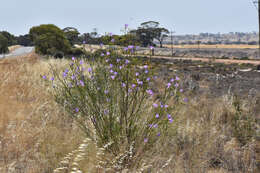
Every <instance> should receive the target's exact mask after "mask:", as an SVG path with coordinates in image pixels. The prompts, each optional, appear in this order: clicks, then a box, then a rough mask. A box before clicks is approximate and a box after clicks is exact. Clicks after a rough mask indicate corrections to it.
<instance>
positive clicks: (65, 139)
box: [0, 54, 260, 173]
mask: <svg viewBox="0 0 260 173" xmlns="http://www.w3.org/2000/svg"><path fill="white" fill-rule="evenodd" d="M68 63H69V61H68V60H64V59H63V60H55V59H49V60H47V59H41V58H40V57H39V56H37V55H35V54H31V55H29V56H27V57H19V58H13V59H3V60H0V79H1V80H0V95H1V97H0V141H1V143H0V172H3V173H5V172H26V173H27V172H28V173H42V172H46V173H50V172H53V170H54V169H55V168H58V167H60V164H61V161H62V160H63V159H64V157H65V156H66V155H67V154H69V153H71V159H72V160H71V161H70V165H69V168H70V170H71V169H72V168H73V165H72V164H73V163H74V164H75V163H76V164H77V163H78V164H79V165H78V167H80V168H81V170H84V172H104V171H105V167H106V166H105V165H104V164H103V165H102V166H103V167H102V166H101V167H100V168H96V166H97V165H98V163H99V162H100V161H103V162H107V161H111V160H113V159H114V158H113V157H112V156H111V155H110V154H109V153H104V152H102V151H103V150H102V149H100V148H98V147H96V146H95V144H93V143H89V144H88V147H87V148H86V150H85V151H83V152H82V153H84V159H83V160H82V161H78V162H77V161H75V160H76V157H77V156H78V155H79V154H80V153H78V152H79V151H80V150H79V149H78V148H79V146H80V144H81V143H82V141H83V140H84V139H85V138H84V136H83V133H82V132H81V131H80V130H79V129H78V128H77V126H76V124H75V123H74V122H73V121H72V120H71V119H70V118H68V116H67V114H66V112H64V110H63V109H62V108H61V107H58V106H57V105H56V103H55V102H54V99H53V97H52V96H51V95H50V94H49V93H48V90H50V89H51V88H49V86H46V85H45V83H44V82H43V81H42V79H41V75H43V74H48V73H49V65H50V64H51V65H53V66H55V67H57V68H59V69H61V68H63V67H64V66H66V65H67V64H68ZM232 99H233V97H231V96H226V97H220V98H215V99H209V98H208V97H206V96H200V97H194V98H191V99H190V101H189V103H188V104H187V105H184V106H183V107H181V108H180V111H179V113H178V114H177V115H176V117H174V120H175V122H174V126H173V127H172V128H171V133H170V134H169V135H168V136H164V137H163V136H162V138H161V139H160V140H159V141H158V143H157V144H156V147H155V149H153V150H152V151H151V152H150V153H147V154H146V155H145V159H144V160H142V161H140V163H139V164H138V165H139V166H138V167H135V168H132V169H129V170H127V169H125V170H124V171H125V172H165V173H172V172H175V173H183V172H196V173H197V172H198V173H200V172H208V173H229V172H236V173H237V172H241V173H242V172H252V173H253V172H254V171H257V170H256V169H257V168H256V160H255V158H256V152H255V148H256V145H257V144H258V143H259V141H255V140H253V139H252V140H250V141H248V142H247V144H246V145H244V146H243V147H241V144H240V143H239V142H238V140H237V139H236V138H235V137H234V136H232V134H231V123H232V119H233V117H234V115H235V109H234V107H233V106H232ZM258 99H259V97H258ZM251 101H252V100H251ZM259 102H260V101H259ZM259 102H255V103H254V104H252V103H253V102H249V101H248V100H243V101H241V105H242V109H243V110H245V111H248V110H250V109H254V106H255V107H257V106H260V105H259V104H260V103H259ZM257 113H259V112H257ZM257 113H256V114H257ZM257 142H258V143H257ZM110 166H111V165H110ZM74 167H75V165H74ZM107 167H108V166H107ZM109 170H110V171H109ZM106 172H115V171H114V170H113V169H108V168H107V169H106Z"/></svg>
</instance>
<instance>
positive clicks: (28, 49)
mask: <svg viewBox="0 0 260 173" xmlns="http://www.w3.org/2000/svg"><path fill="white" fill-rule="evenodd" d="M33 50H34V47H20V48H17V49H15V50H14V51H13V52H11V53H9V54H5V55H3V54H0V59H1V58H4V57H5V58H6V57H14V56H22V55H26V54H29V53H31V52H32V51H33Z"/></svg>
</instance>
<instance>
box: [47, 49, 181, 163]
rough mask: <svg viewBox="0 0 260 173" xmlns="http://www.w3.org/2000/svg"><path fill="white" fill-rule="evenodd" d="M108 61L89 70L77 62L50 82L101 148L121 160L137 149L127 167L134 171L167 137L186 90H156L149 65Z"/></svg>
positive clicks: (175, 84)
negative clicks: (122, 154)
mask: <svg viewBox="0 0 260 173" xmlns="http://www.w3.org/2000/svg"><path fill="white" fill-rule="evenodd" d="M103 56H104V57H103V58H99V59H98V61H95V62H93V61H88V62H89V64H88V65H89V66H88V68H87V67H86V62H85V61H83V60H78V59H75V58H74V57H73V58H72V62H71V64H70V65H69V67H68V68H67V69H64V70H63V71H58V70H57V69H55V67H52V68H51V72H52V73H53V77H52V78H51V80H50V81H49V82H50V84H51V85H53V88H54V89H53V95H54V96H55V98H56V102H57V103H58V104H60V105H61V106H62V107H64V108H65V109H66V111H67V112H68V113H69V114H70V115H71V117H72V118H73V119H74V120H76V121H77V122H78V124H79V126H80V127H81V128H82V129H83V131H84V132H85V134H86V135H87V136H88V137H89V138H91V139H92V140H94V141H97V143H98V144H99V146H104V145H106V144H108V143H109V144H110V145H109V147H107V150H108V151H110V152H111V153H113V154H114V155H115V156H117V155H118V154H119V151H122V149H123V150H127V151H129V148H130V147H131V148H132V149H131V151H132V153H131V154H130V155H127V156H125V157H124V159H123V161H122V162H123V163H125V164H128V165H129V164H131V163H132V161H133V158H135V159H137V158H138V159H140V158H142V156H141V155H143V152H145V151H148V150H149V149H151V148H152V147H153V145H154V144H155V143H156V141H157V140H158V139H159V138H160V136H165V135H167V129H168V127H169V125H172V124H174V123H173V122H174V111H176V107H177V105H178V104H179V103H180V93H181V92H182V90H181V89H180V86H179V78H178V77H174V78H172V79H170V81H169V82H168V83H167V84H162V85H163V87H161V88H157V89H155V88H154V85H153V81H154V80H156V78H157V77H156V76H153V73H152V72H151V70H150V69H149V65H148V64H144V65H143V66H142V67H138V66H136V65H135V63H133V62H131V60H129V59H124V58H121V59H120V58H113V57H111V56H110V53H109V52H107V53H106V55H103ZM43 78H44V79H46V76H43ZM137 155H138V157H135V156H137Z"/></svg>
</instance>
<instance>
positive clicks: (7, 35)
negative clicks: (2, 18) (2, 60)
mask: <svg viewBox="0 0 260 173" xmlns="http://www.w3.org/2000/svg"><path fill="white" fill-rule="evenodd" d="M0 33H1V34H2V35H3V36H4V37H5V38H6V39H7V40H8V46H12V45H15V44H17V42H16V39H15V36H14V35H12V34H10V33H9V32H7V31H1V32H0Z"/></svg>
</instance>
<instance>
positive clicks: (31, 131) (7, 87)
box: [0, 54, 82, 173]
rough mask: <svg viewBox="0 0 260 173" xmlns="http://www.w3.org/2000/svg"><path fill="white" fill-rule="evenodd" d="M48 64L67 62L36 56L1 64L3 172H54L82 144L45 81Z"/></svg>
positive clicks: (0, 164) (0, 161)
mask: <svg viewBox="0 0 260 173" xmlns="http://www.w3.org/2000/svg"><path fill="white" fill-rule="evenodd" d="M48 63H52V64H53V65H57V66H60V67H61V66H63V65H64V64H66V63H67V62H66V61H63V62H59V61H58V60H57V61H55V60H53V61H48V62H47V61H45V60H40V59H39V57H37V56H36V55H33V54H32V55H30V56H28V57H20V58H15V59H4V60H1V61H0V78H1V81H0V94H1V97H0V141H1V143H0V144H1V145H0V170H1V171H0V172H28V173H38V172H52V171H53V169H54V168H55V167H56V165H57V163H58V161H59V160H60V159H61V158H62V156H64V155H65V154H66V153H68V152H70V151H71V150H73V149H74V148H75V147H77V145H78V144H79V143H80V142H81V141H82V134H81V132H80V131H79V130H78V128H77V127H76V126H75V124H74V123H73V122H72V121H71V120H70V119H69V118H68V117H67V116H66V115H65V113H64V111H63V110H61V109H59V108H58V107H57V105H56V104H55V102H54V101H53V98H51V96H50V95H49V94H48V92H47V90H48V87H47V86H45V85H44V84H43V83H42V81H41V78H40V75H41V74H43V73H47V72H48Z"/></svg>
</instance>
